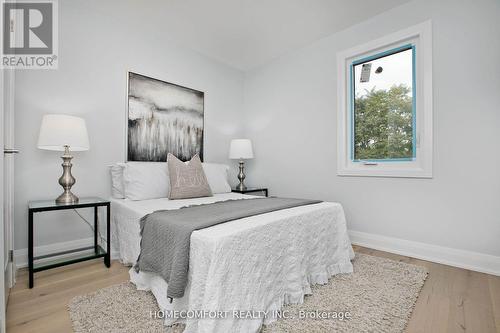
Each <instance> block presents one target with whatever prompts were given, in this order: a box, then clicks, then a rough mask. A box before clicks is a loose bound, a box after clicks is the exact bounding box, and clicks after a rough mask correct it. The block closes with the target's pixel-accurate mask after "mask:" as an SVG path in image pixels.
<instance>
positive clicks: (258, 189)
mask: <svg viewBox="0 0 500 333" xmlns="http://www.w3.org/2000/svg"><path fill="white" fill-rule="evenodd" d="M231 192H235V193H241V194H246V193H255V192H261V193H263V194H264V196H266V197H267V196H268V194H269V193H268V190H267V188H265V187H247V188H246V189H244V190H240V189H237V188H233V189H231Z"/></svg>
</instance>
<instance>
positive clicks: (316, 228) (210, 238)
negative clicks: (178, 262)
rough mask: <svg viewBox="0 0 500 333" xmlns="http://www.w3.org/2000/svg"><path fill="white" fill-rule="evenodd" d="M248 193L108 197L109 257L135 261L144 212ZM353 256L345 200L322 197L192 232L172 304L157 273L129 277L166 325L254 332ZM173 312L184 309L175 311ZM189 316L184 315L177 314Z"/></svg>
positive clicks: (343, 269)
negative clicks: (245, 314)
mask: <svg viewBox="0 0 500 333" xmlns="http://www.w3.org/2000/svg"><path fill="white" fill-rule="evenodd" d="M249 198H255V197H254V196H250V195H243V194H237V193H218V194H215V195H214V196H212V197H204V198H196V199H182V200H168V199H166V198H161V199H151V200H139V201H132V200H128V199H111V211H112V240H113V241H112V247H113V252H114V253H115V254H114V256H115V257H118V258H119V259H120V260H121V261H122V262H123V263H124V264H127V265H133V264H134V263H135V262H136V260H137V258H138V255H139V253H140V240H141V237H140V227H139V220H140V219H141V218H142V217H143V216H145V215H146V214H149V213H152V212H154V211H157V210H163V209H179V208H181V207H184V206H188V205H199V204H207V203H214V202H218V201H225V200H234V199H249ZM353 257H354V252H353V250H352V247H351V243H350V241H349V237H348V235H347V228H346V221H345V217H344V211H343V209H342V206H341V205H340V204H338V203H332V202H321V203H318V204H312V205H306V206H300V207H294V208H289V209H283V210H279V211H274V212H270V213H266V214H261V215H258V216H252V217H247V218H242V219H238V220H234V221H231V222H227V223H223V224H219V225H215V226H212V227H209V228H206V229H202V230H197V231H195V232H193V233H192V235H191V245H190V253H189V272H188V284H187V287H186V291H185V293H184V296H183V297H182V298H178V299H177V298H176V299H174V300H173V302H172V303H170V302H169V300H168V299H167V297H166V290H167V283H166V282H165V280H163V279H162V278H161V277H160V276H158V275H155V274H153V273H145V272H139V273H136V272H135V270H134V269H131V270H130V280H131V282H132V283H134V284H135V285H136V286H137V288H138V289H141V290H151V291H152V293H153V295H154V296H155V298H156V300H157V301H158V305H159V307H160V310H162V311H163V313H162V315H164V316H165V324H166V325H172V324H175V323H184V324H185V325H186V327H185V330H184V332H185V333H191V332H197V333H203V332H207V333H208V332H241V333H244V332H251V333H255V332H258V331H259V329H260V327H261V326H262V324H267V323H270V322H272V321H273V320H276V316H275V311H278V310H280V309H281V308H282V306H283V305H284V304H290V303H301V302H302V301H303V299H304V295H307V294H310V293H311V288H310V286H311V285H312V284H316V283H319V284H324V283H326V282H328V279H329V278H330V277H331V276H333V275H336V274H339V273H350V272H352V264H351V260H352V258H353ZM172 311H179V312H178V313H177V314H181V316H180V317H172V316H171V314H173V312H172ZM193 311H197V312H196V313H195V312H193ZM215 311H218V312H215ZM233 311H254V312H252V318H250V319H239V318H236V317H235V314H236V313H235V312H233ZM259 311H260V312H259ZM239 313H240V314H241V312H239ZM256 314H257V315H256ZM186 316H187V317H189V318H181V317H186ZM215 317H216V318H215Z"/></svg>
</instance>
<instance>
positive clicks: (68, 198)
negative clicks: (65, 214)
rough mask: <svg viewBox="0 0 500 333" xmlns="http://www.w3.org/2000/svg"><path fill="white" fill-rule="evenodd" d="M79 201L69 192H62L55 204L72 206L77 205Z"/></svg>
mask: <svg viewBox="0 0 500 333" xmlns="http://www.w3.org/2000/svg"><path fill="white" fill-rule="evenodd" d="M79 200H80V199H78V197H77V196H76V195H74V194H73V193H71V191H68V192H64V193H63V194H61V195H60V196H58V197H57V199H56V203H58V204H72V203H77V202H78V201H79Z"/></svg>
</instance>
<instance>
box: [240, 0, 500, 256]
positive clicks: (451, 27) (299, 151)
mask: <svg viewBox="0 0 500 333" xmlns="http://www.w3.org/2000/svg"><path fill="white" fill-rule="evenodd" d="M499 16H500V3H499V2H498V1H497V0H482V1H451V0H448V1H443V0H440V1H432V0H415V1H413V2H410V3H408V4H405V5H403V6H400V7H397V8H395V9H393V10H390V11H388V12H385V13H383V14H381V15H378V16H375V17H373V18H372V19H370V20H368V21H365V22H363V23H362V24H359V25H356V26H354V27H351V28H349V29H347V30H344V31H342V32H340V33H337V34H334V35H332V36H330V37H327V38H325V39H322V40H320V41H318V42H316V43H314V44H312V45H310V46H308V47H306V48H303V49H301V50H298V51H296V52H294V53H293V54H289V55H287V56H285V57H282V58H280V59H278V60H276V61H274V62H273V63H271V64H269V65H267V66H265V67H263V68H260V69H257V70H254V71H252V72H249V73H247V75H246V78H245V94H244V100H245V124H246V126H247V129H246V135H247V136H248V137H250V138H251V139H253V141H254V149H255V154H256V158H255V159H254V160H253V161H251V162H250V163H249V164H248V165H249V168H248V172H247V176H248V178H247V179H248V183H249V184H253V185H266V186H269V187H270V190H271V192H272V194H273V195H282V196H296V197H311V198H319V199H324V200H333V201H339V202H341V203H342V204H343V206H344V208H345V211H346V214H347V220H348V224H349V228H350V229H351V230H355V231H360V232H365V233H370V234H378V235H383V236H387V237H394V238H399V239H405V240H410V241H415V242H422V243H428V244H435V245H439V246H443V247H449V248H454V249H461V250H465V251H474V252H479V253H484V254H490V255H494V256H500V214H499V211H498V205H499V202H500V195H499V194H500V151H499V149H498V142H500V131H499V127H500V126H499V125H500V107H499V105H500V93H499V92H500V62H499V61H498V59H499V55H500V38H499V37H498V33H499V32H500V20H499V19H498V17H499ZM427 19H431V20H432V23H433V44H434V46H433V66H434V73H433V87H434V125H435V128H434V138H435V141H434V178H433V179H394V178H392V179H391V178H360V177H339V176H337V175H336V171H337V170H336V165H337V163H336V153H337V151H336V146H337V134H336V128H337V127H336V126H337V125H336V119H337V118H336V105H337V103H336V91H337V87H336V84H337V73H336V53H337V52H338V51H341V50H344V49H347V48H350V47H352V46H355V45H358V44H362V43H365V42H367V41H369V40H372V39H375V38H378V37H382V36H384V35H386V34H389V33H392V32H394V31H398V30H400V29H404V28H406V27H408V26H410V25H413V24H417V23H419V22H422V21H424V20H427Z"/></svg>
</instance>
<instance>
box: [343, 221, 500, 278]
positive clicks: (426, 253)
mask: <svg viewBox="0 0 500 333" xmlns="http://www.w3.org/2000/svg"><path fill="white" fill-rule="evenodd" d="M349 236H350V238H351V242H352V243H353V244H355V245H360V246H363V247H368V248H371V249H375V250H380V251H385V252H391V253H395V254H399V255H403V256H407V257H413V258H417V259H422V260H427V261H432V262H436V263H439V264H445V265H449V266H455V267H460V268H464V269H469V270H472V271H477V272H481V273H487V274H493V275H497V276H500V257H497V256H493V255H490V254H484V253H478V252H472V251H464V250H459V249H454V248H449V247H444V246H438V245H432V244H426V243H420V242H414V241H409V240H404V239H399V238H393V237H386V236H381V235H376V234H369V233H365V232H360V231H354V230H350V231H349Z"/></svg>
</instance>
